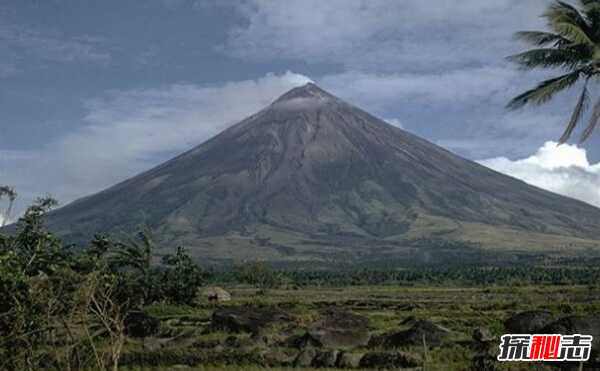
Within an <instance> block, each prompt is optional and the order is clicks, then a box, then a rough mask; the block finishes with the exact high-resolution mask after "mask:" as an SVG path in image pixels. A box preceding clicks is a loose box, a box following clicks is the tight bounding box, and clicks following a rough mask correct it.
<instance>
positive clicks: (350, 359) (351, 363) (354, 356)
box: [337, 352, 364, 368]
mask: <svg viewBox="0 0 600 371" xmlns="http://www.w3.org/2000/svg"><path fill="white" fill-rule="evenodd" d="M363 356H364V353H350V352H343V353H342V354H340V356H339V357H338V361H337V367H339V368H358V367H359V366H360V360H361V359H362V357H363Z"/></svg>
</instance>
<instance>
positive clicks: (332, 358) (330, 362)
mask: <svg viewBox="0 0 600 371" xmlns="http://www.w3.org/2000/svg"><path fill="white" fill-rule="evenodd" d="M339 354H340V352H339V351H337V350H327V351H320V352H317V355H316V356H315V358H313V361H312V366H313V367H324V368H329V367H335V365H336V363H337V359H338V355H339Z"/></svg>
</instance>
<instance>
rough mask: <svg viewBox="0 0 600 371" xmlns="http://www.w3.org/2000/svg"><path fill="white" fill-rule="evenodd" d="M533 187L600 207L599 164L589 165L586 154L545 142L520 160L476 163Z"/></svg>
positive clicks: (491, 160)
mask: <svg viewBox="0 0 600 371" xmlns="http://www.w3.org/2000/svg"><path fill="white" fill-rule="evenodd" d="M479 163H481V164H482V165H485V166H487V167H490V168H492V169H494V170H496V171H499V172H501V173H504V174H507V175H511V176H513V177H515V178H518V179H521V180H523V181H525V182H527V183H529V184H532V185H534V186H537V187H540V188H543V189H547V190H549V191H552V192H555V193H558V194H561V195H564V196H568V197H572V198H575V199H578V200H581V201H584V202H587V203H589V204H592V205H595V206H598V207H600V163H596V164H590V162H589V161H588V158H587V153H586V150H585V149H583V148H579V147H577V146H575V145H568V144H565V145H561V146H558V145H557V143H556V142H546V143H545V144H544V145H543V146H542V147H541V148H540V149H538V151H537V152H536V153H535V154H533V155H531V156H529V157H527V158H523V159H519V160H514V161H512V160H509V159H508V158H506V157H497V158H492V159H487V160H482V161H479Z"/></svg>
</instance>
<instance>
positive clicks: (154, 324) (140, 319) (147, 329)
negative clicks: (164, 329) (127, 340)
mask: <svg viewBox="0 0 600 371" xmlns="http://www.w3.org/2000/svg"><path fill="white" fill-rule="evenodd" d="M123 322H124V325H125V334H126V335H127V336H129V337H132V338H144V337H148V336H152V335H156V334H157V333H158V330H159V329H160V320H159V319H158V318H154V317H152V316H150V315H148V314H146V313H145V312H142V311H132V312H129V313H127V315H126V316H125V319H124V321H123Z"/></svg>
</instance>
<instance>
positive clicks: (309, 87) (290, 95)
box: [274, 82, 337, 104]
mask: <svg viewBox="0 0 600 371" xmlns="http://www.w3.org/2000/svg"><path fill="white" fill-rule="evenodd" d="M297 99H300V100H302V99H315V100H330V99H337V98H336V97H335V96H334V95H332V94H330V93H328V92H326V91H325V90H323V89H321V88H320V87H318V86H317V85H316V84H315V83H312V82H309V83H306V84H304V85H302V86H298V87H295V88H293V89H291V90H289V91H288V92H287V93H284V94H283V95H282V96H280V97H279V98H277V100H275V102H274V104H278V103H282V102H287V101H292V100H297Z"/></svg>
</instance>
